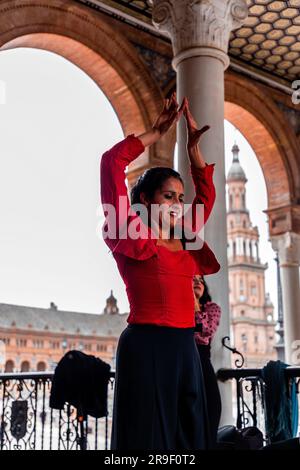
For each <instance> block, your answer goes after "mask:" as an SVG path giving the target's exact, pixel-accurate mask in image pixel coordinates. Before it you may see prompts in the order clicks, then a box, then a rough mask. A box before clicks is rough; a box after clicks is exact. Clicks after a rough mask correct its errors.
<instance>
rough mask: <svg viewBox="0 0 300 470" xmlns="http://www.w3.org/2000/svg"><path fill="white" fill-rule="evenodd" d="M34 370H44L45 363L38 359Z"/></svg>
mask: <svg viewBox="0 0 300 470" xmlns="http://www.w3.org/2000/svg"><path fill="white" fill-rule="evenodd" d="M36 370H37V371H38V372H44V371H45V370H46V364H45V362H44V361H40V362H38V363H37V367H36Z"/></svg>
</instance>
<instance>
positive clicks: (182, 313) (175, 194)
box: [100, 93, 220, 450]
mask: <svg viewBox="0 0 300 470" xmlns="http://www.w3.org/2000/svg"><path fill="white" fill-rule="evenodd" d="M182 114H183V115H184V117H185V120H186V124H187V131H188V132H187V134H188V138H187V150H188V151H187V154H188V157H189V160H190V169H191V175H192V179H193V183H194V186H195V193H196V195H195V198H194V200H193V204H192V209H193V211H192V214H193V217H196V215H197V214H196V209H197V206H196V205H197V204H203V205H204V223H205V222H206V220H207V219H208V217H209V214H210V212H211V210H212V208H213V205H214V201H215V187H214V184H213V171H214V165H215V164H214V163H212V164H207V163H205V161H204V159H203V156H202V154H201V152H200V149H199V147H198V142H199V140H200V138H201V136H202V134H203V133H204V132H206V131H207V130H208V129H209V126H205V127H203V128H202V129H198V128H197V124H196V122H195V120H194V118H193V116H192V114H191V112H190V110H189V103H188V100H187V98H184V99H183V101H182V104H181V106H180V107H179V105H178V103H177V100H176V94H175V93H173V94H172V96H171V98H170V99H166V100H164V107H163V110H162V112H161V113H160V115H159V116H158V117H157V119H156V121H155V123H154V125H153V127H152V128H151V129H150V130H149V131H147V132H145V133H143V134H141V135H139V136H135V135H134V134H130V135H128V136H127V137H126V138H125V139H124V140H122V141H121V142H119V143H117V144H116V145H114V146H113V147H112V148H111V149H110V150H108V151H107V152H105V153H104V154H103V156H102V159H101V165H100V166H101V200H102V204H103V209H104V212H105V213H106V214H105V215H106V221H105V224H104V226H103V232H102V233H103V237H104V239H105V242H106V244H107V245H108V247H109V248H110V250H111V252H112V254H113V257H114V259H115V260H116V263H117V266H118V269H119V272H120V275H121V277H122V279H123V281H124V283H125V286H126V292H127V296H128V300H129V304H130V314H129V317H128V319H127V322H128V326H127V327H126V328H125V330H124V331H123V332H122V333H121V336H120V338H119V342H118V348H117V355H116V380H115V394H114V408H113V422H112V435H111V449H112V450H198V449H207V448H210V447H211V444H210V432H209V423H208V416H207V406H206V396H205V389H204V383H203V375H202V369H201V361H200V358H199V354H198V351H197V347H196V343H195V340H194V332H195V314H194V292H193V276H194V275H195V274H201V275H204V274H206V275H207V274H213V273H215V272H217V271H218V270H219V269H220V265H219V263H218V261H217V260H216V258H215V256H214V254H213V252H212V250H211V249H210V248H209V246H208V245H207V243H206V242H203V244H202V245H201V248H199V247H198V248H197V249H185V247H186V237H185V236H183V237H181V238H178V237H176V236H175V228H176V226H177V224H180V223H181V222H180V221H182V217H181V213H182V209H183V205H184V199H183V198H184V184H183V180H182V178H181V176H180V174H179V173H178V172H176V171H174V170H173V169H171V168H164V167H155V168H150V169H148V170H146V171H145V172H144V173H143V175H141V176H140V177H139V178H138V180H137V182H136V184H135V185H134V186H133V187H132V189H131V193H130V196H131V205H133V204H137V203H140V204H143V207H145V211H146V214H147V217H146V218H145V217H142V216H141V215H139V214H138V213H137V212H138V211H137V212H135V211H134V210H133V209H132V207H131V206H130V203H129V199H128V196H127V188H126V185H125V169H126V167H127V165H129V163H130V162H132V161H133V160H135V159H136V158H137V157H138V156H139V155H140V154H141V153H143V152H144V150H145V148H146V147H147V146H150V145H153V144H154V143H155V142H157V141H158V140H159V139H160V138H161V137H162V136H163V135H164V134H165V133H166V132H168V130H169V129H170V128H171V127H172V126H173V125H174V123H175V122H177V121H178V119H179V118H180V117H181V116H182ZM124 201H125V204H124ZM153 204H158V205H159V207H161V208H162V210H161V211H160V213H159V220H158V223H157V219H156V225H155V224H154V226H156V227H157V228H156V229H155V230H154V229H153V228H152V226H151V228H150V224H151V222H152V210H151V208H152V207H153ZM111 206H112V207H113V208H114V211H110V210H108V209H107V207H111ZM168 222H169V224H170V227H169V229H167V230H166V229H165V227H166V226H168ZM193 222H194V220H193ZM114 223H117V227H116V230H115V231H114V230H113V229H112V226H113V224H114ZM134 223H135V224H138V225H139V227H140V228H141V232H142V233H143V234H144V235H145V234H147V235H148V236H142V237H132V236H131V233H130V230H129V229H127V228H126V230H128V232H126V233H125V236H124V226H125V227H126V226H127V227H130V226H131V224H134ZM126 224H127V225H126ZM154 231H155V236H154V237H153V232H154Z"/></svg>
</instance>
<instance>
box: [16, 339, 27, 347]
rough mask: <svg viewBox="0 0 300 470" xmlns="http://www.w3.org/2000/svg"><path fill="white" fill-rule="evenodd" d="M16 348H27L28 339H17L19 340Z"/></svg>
mask: <svg viewBox="0 0 300 470" xmlns="http://www.w3.org/2000/svg"><path fill="white" fill-rule="evenodd" d="M16 346H17V348H26V346H27V339H24V338H17V339H16Z"/></svg>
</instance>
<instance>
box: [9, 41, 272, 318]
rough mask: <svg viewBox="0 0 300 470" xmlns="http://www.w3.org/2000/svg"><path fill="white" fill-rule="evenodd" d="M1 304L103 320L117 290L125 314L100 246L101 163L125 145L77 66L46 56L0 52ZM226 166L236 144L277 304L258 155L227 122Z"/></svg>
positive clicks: (118, 284)
mask: <svg viewBox="0 0 300 470" xmlns="http://www.w3.org/2000/svg"><path fill="white" fill-rule="evenodd" d="M0 129H1V130H0V133H1V134H0V135H1V140H0V217H1V220H0V302H2V303H12V304H18V305H28V306H37V307H44V308H47V307H48V306H49V304H50V302H51V301H53V302H54V303H55V304H56V305H57V306H58V308H59V309H60V310H71V311H77V312H87V313H100V312H102V311H103V308H104V306H105V301H106V298H107V297H108V296H109V294H110V289H113V291H114V295H115V296H116V297H117V299H118V305H119V308H120V311H121V312H128V302H127V298H126V292H125V288H124V286H123V283H122V281H121V279H120V276H119V274H118V271H117V268H116V264H115V261H114V259H113V257H112V255H111V254H108V248H107V246H106V245H105V243H104V242H103V241H102V240H101V238H99V236H98V232H97V225H98V224H99V215H98V213H99V162H100V157H101V155H102V153H103V152H104V151H105V150H107V149H108V148H110V147H111V146H112V145H113V144H114V143H116V142H118V141H119V140H121V139H122V138H123V133H122V130H121V126H120V124H119V121H118V118H117V116H116V114H115V113H114V110H113V108H112V107H111V105H110V103H109V101H108V100H107V98H106V97H105V95H104V94H103V93H102V92H101V90H99V88H98V87H97V85H96V84H95V83H94V82H93V81H92V80H91V79H90V78H89V77H88V76H87V75H85V73H84V72H82V71H81V70H80V69H79V68H77V67H76V66H74V65H73V64H71V63H70V62H68V61H66V60H65V59H63V58H62V57H60V56H58V55H56V54H53V53H49V52H46V51H40V50H34V49H23V48H22V49H16V50H11V51H1V53H0ZM225 133H226V168H227V171H228V169H229V166H230V164H231V161H232V154H231V147H232V145H233V143H234V140H236V141H237V144H238V145H239V147H240V149H241V152H240V162H241V164H242V166H243V168H244V170H245V172H246V175H247V178H248V180H249V181H248V183H247V205H248V208H249V209H250V214H251V219H252V222H253V225H257V226H258V227H259V231H260V236H261V242H260V253H261V259H262V261H263V262H268V263H269V266H270V269H268V271H267V273H266V290H267V291H269V292H270V293H271V298H272V301H273V303H274V304H275V305H277V299H276V269H275V262H274V260H273V258H274V252H273V250H272V248H271V245H270V243H269V242H268V229H267V223H266V220H267V218H266V215H265V214H264V213H263V212H262V211H263V210H264V209H266V208H267V196H266V188H265V183H264V178H263V174H262V171H261V168H260V165H259V163H258V161H257V159H256V156H255V154H254V152H253V151H252V149H251V147H250V146H249V144H248V143H247V141H246V140H245V139H244V138H243V137H242V135H241V134H240V133H239V132H238V131H235V130H234V128H233V127H232V126H231V124H229V123H225Z"/></svg>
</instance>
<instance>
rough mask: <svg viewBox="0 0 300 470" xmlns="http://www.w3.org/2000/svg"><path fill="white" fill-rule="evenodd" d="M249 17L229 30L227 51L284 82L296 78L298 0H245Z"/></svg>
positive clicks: (299, 67)
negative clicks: (238, 26)
mask: <svg viewBox="0 0 300 470" xmlns="http://www.w3.org/2000/svg"><path fill="white" fill-rule="evenodd" d="M247 3H248V6H249V16H248V18H247V20H246V21H245V23H244V25H243V26H242V27H241V28H240V29H237V30H236V31H233V32H232V33H231V39H230V44H229V54H230V55H231V56H234V57H236V58H238V59H239V60H243V61H246V62H250V63H251V64H252V65H255V66H256V67H259V68H261V69H263V70H266V71H268V72H271V73H272V74H275V75H278V76H280V77H282V78H284V79H286V80H288V81H293V80H295V79H296V78H300V0H290V1H275V0H247Z"/></svg>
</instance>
